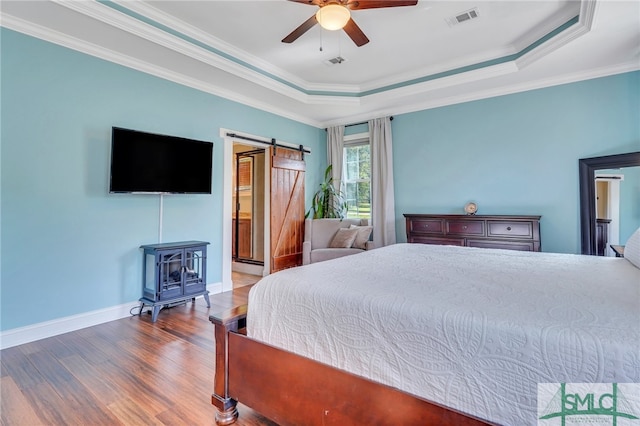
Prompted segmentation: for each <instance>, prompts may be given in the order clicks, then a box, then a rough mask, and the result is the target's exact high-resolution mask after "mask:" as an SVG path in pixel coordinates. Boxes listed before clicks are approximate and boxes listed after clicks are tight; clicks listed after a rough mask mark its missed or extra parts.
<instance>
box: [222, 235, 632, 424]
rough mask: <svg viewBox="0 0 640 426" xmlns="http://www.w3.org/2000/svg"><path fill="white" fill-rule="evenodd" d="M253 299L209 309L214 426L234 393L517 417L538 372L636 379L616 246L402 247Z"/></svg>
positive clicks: (267, 406)
mask: <svg viewBox="0 0 640 426" xmlns="http://www.w3.org/2000/svg"><path fill="white" fill-rule="evenodd" d="M248 307H249V308H248V309H247V307H241V308H238V309H235V310H234V311H232V312H226V313H223V314H221V315H214V316H212V317H211V320H212V322H213V323H214V324H215V325H216V327H215V330H216V331H215V334H216V349H217V357H216V378H215V383H214V395H213V397H212V402H213V404H214V405H215V406H216V407H217V408H218V414H217V417H216V419H217V422H218V423H219V424H230V423H233V422H234V421H235V418H236V417H237V411H236V408H235V407H236V403H237V402H238V401H240V402H242V403H244V404H246V405H249V406H250V407H252V408H254V409H256V410H257V411H258V412H261V413H262V414H264V415H266V416H267V417H270V418H272V419H273V420H274V421H276V422H278V423H280V424H358V423H360V424H365V423H369V424H372V423H371V422H373V423H375V424H446V423H448V424H484V422H486V423H487V424H504V425H526V424H536V419H537V384H538V383H564V382H566V383H575V382H586V383H599V382H603V383H612V382H616V383H625V382H640V355H639V354H640V327H639V325H640V269H638V268H637V267H636V266H634V265H633V264H632V263H631V262H630V261H628V260H627V259H624V258H609V257H595V256H582V255H571V254H554V253H531V252H519V251H508V250H497V249H479V248H469V247H453V246H436V245H426V244H396V245H393V246H388V247H383V248H380V249H376V250H372V251H368V252H365V253H362V254H358V255H355V256H351V257H345V258H341V259H335V260H331V261H328V262H322V263H317V264H312V265H307V266H303V267H299V268H293V269H289V270H284V271H281V272H278V273H276V274H273V275H271V276H268V277H265V278H263V279H262V280H261V281H260V282H258V283H257V284H256V285H255V286H254V287H253V288H252V289H251V291H250V294H249V300H248ZM245 325H246V334H247V335H246V336H243V335H242V333H239V332H240V331H241V330H242V329H243V328H244V326H245ZM298 361H300V362H310V363H312V364H310V365H306V364H305V365H304V366H300V367H298V366H297V364H296V362H298ZM316 367H317V368H318V369H319V370H318V371H319V372H318V373H317V374H316V373H312V371H314V372H315V371H316V370H315V369H316ZM324 368H327V370H326V371H325V370H324ZM334 373H335V374H338V375H341V378H340V379H335V378H333V376H330V374H334ZM314 374H315V375H314ZM342 376H344V377H342ZM324 378H327V380H326V381H328V382H329V383H324V382H320V383H317V382H315V381H316V380H323V379H324ZM342 380H344V382H343V381H342ZM336 381H338V382H337V383H338V385H337V386H336V389H333V388H331V386H332V383H334V382H336ZM358 381H361V382H358ZM298 382H300V383H298ZM349 383H357V384H354V385H349ZM367 387H372V389H371V390H370V391H369V390H367V391H366V392H365V390H363V389H364V388H367ZM352 388H353V389H352ZM354 389H355V390H354ZM343 390H345V391H349V390H351V393H349V394H346V395H343V394H340V392H342V391H343ZM368 392H369V393H368ZM389 392H390V393H391V394H393V395H391V396H389V395H388V393H389ZM360 394H362V395H360ZM396 394H397V395H396ZM325 398H328V399H327V400H325ZM331 398H334V399H331ZM358 398H362V399H363V401H356V399H358ZM394 398H396V399H394ZM345 400H346V401H349V402H353V403H352V405H348V406H345V405H344V404H345V402H344V401H345ZM310 401H311V402H310ZM398 401H400V402H398ZM312 402H313V403H316V402H317V403H316V404H315V405H313V404H312ZM303 404H311V405H309V406H303ZM416 404H417V406H416ZM374 408H375V410H377V411H380V412H379V413H378V412H376V413H370V411H373V410H374ZM358 410H360V411H358ZM385 410H386V411H385ZM345 413H347V414H345ZM349 413H353V414H352V417H351V418H350V419H347V418H342V419H339V416H341V415H344V416H347V415H348V414H349ZM363 413H365V414H363ZM363 415H371V416H374V417H372V418H373V419H374V420H369V421H366V422H365V421H359V419H360V420H362V419H363V417H361V416H363ZM402 415H406V416H408V417H406V418H403V417H399V416H402ZM430 416H433V417H430ZM447 416H453V417H447ZM335 419H338V420H339V421H335V422H333V423H332V421H334V420H335ZM465 422H468V423H465Z"/></svg>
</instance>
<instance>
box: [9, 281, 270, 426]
mask: <svg viewBox="0 0 640 426" xmlns="http://www.w3.org/2000/svg"><path fill="white" fill-rule="evenodd" d="M250 288H251V286H250V285H247V286H243V287H239V288H237V289H234V290H233V291H230V292H226V293H220V294H216V295H211V296H210V298H211V308H207V307H206V304H205V302H204V300H203V299H196V301H195V303H191V302H189V303H187V304H184V305H179V306H175V307H172V308H169V309H162V310H161V311H160V314H159V315H158V320H157V321H156V322H155V323H152V322H151V315H148V314H146V313H143V314H142V315H141V316H132V317H129V318H123V319H120V320H117V321H111V322H108V323H105V324H100V325H97V326H94V327H89V328H85V329H82V330H78V331H74V332H71V333H66V334H62V335H59V336H55V337H50V338H47V339H42V340H39V341H36V342H32V343H27V344H24V345H20V346H16V347H13V348H8V349H4V350H2V351H0V365H1V374H0V395H1V397H0V401H1V405H0V424H2V425H16V426H32V425H33V426H35V425H127V426H130V425H151V424H154V425H215V421H214V415H215V408H214V407H213V405H211V393H212V391H213V374H214V362H215V356H214V340H213V325H212V324H211V323H210V322H209V315H210V314H211V313H214V312H219V311H222V310H226V309H229V308H231V307H233V306H236V305H239V304H244V303H246V299H247V294H248V292H249V289H250ZM239 412H240V417H239V419H238V422H237V423H236V424H237V425H239V426H248V425H275V423H273V422H271V421H269V420H268V419H266V418H264V417H262V416H261V415H259V414H258V413H256V412H255V411H253V410H251V409H249V408H248V407H245V406H243V405H241V404H239Z"/></svg>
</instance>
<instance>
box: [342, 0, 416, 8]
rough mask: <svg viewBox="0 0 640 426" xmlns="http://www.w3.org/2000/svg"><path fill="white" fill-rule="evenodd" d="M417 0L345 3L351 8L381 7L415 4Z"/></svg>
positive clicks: (354, 1) (360, 0) (370, 0)
mask: <svg viewBox="0 0 640 426" xmlns="http://www.w3.org/2000/svg"><path fill="white" fill-rule="evenodd" d="M416 4H418V0H353V1H349V2H348V3H347V7H348V8H349V9H351V10H362V9H379V8H382V7H397V6H415V5H416Z"/></svg>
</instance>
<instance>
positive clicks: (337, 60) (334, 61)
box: [324, 56, 347, 65]
mask: <svg viewBox="0 0 640 426" xmlns="http://www.w3.org/2000/svg"><path fill="white" fill-rule="evenodd" d="M346 61H347V60H346V59H345V58H343V57H342V56H336V57H335V58H331V59H327V60H326V61H324V63H325V64H327V65H339V64H341V63H343V62H346Z"/></svg>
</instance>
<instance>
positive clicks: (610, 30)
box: [0, 0, 640, 127]
mask: <svg viewBox="0 0 640 426" xmlns="http://www.w3.org/2000/svg"><path fill="white" fill-rule="evenodd" d="M0 7H1V12H2V15H1V18H2V19H1V23H2V25H3V26H5V27H7V28H11V29H14V30H17V31H21V32H24V33H26V34H30V35H33V36H36V37H39V38H42V39H45V40H49V41H52V42H54V43H58V44H61V45H64V46H67V47H70V48H73V49H76V50H79V51H82V52H85V53H88V54H91V55H94V56H97V57H101V58H104V59H107V60H110V61H113V62H116V63H120V64H123V65H126V66H129V67H132V68H135V69H139V70H141V71H144V72H148V73H150V74H154V75H157V76H160V77H163V78H167V79H170V80H172V81H176V82H178V83H180V84H184V85H187V86H191V87H195V88H198V89H200V90H204V91H206V92H209V93H213V94H216V95H219V96H223V97H225V98H229V99H232V100H235V101H238V102H242V103H244V104H247V105H250V106H254V107H257V108H260V109H264V110H267V111H270V112H273V113H276V114H279V115H282V116H285V117H289V118H292V119H295V120H298V121H301V122H304V123H308V124H311V125H314V126H317V127H326V126H328V125H333V124H348V123H353V122H358V121H363V120H368V119H370V118H373V117H378V116H383V115H393V114H399V113H405V112H411V111H416V110H421V109H426V108H433V107H438V106H442V105H449V104H453V103H458V102H465V101H469V100H475V99H482V98H486V97H490V96H497V95H502V94H507V93H514V92H519V91H523V90H530V89H535V88H539V87H546V86H550V85H555V84H562V83H567V82H572V81H579V80H584V79H588V78H594V77H600V76H606V75H611V74H616V73H621V72H627V71H631V70H638V69H640V1H639V0H624V1H615V0H582V1H579V0H572V1H566V0H533V1H521V0H503V1H488V0H478V1H466V0H445V1H443V0H441V1H430V0H419V2H418V4H417V5H416V6H406V7H395V8H384V9H369V10H356V11H353V12H352V18H353V19H354V21H355V22H356V23H357V24H358V25H359V27H360V28H361V29H362V30H363V31H364V33H365V34H366V35H367V37H368V38H369V39H370V40H371V41H370V42H369V43H368V44H366V45H364V46H362V47H356V46H355V44H354V43H353V42H352V41H351V39H349V38H348V37H347V35H346V34H345V33H344V32H343V31H336V32H330V31H326V30H321V29H320V26H319V25H316V26H315V27H314V28H312V29H311V30H309V31H308V32H307V33H305V34H304V35H303V36H301V37H300V38H299V39H298V40H296V41H295V42H294V43H292V44H285V43H282V42H281V41H280V40H282V38H284V37H285V36H286V35H287V34H289V33H290V32H291V31H293V29H295V28H296V27H297V26H298V25H300V24H301V23H302V22H304V21H305V20H306V19H308V18H309V17H310V16H312V15H313V14H314V13H315V11H316V10H317V7H316V6H312V5H306V4H301V3H295V2H290V1H286V0H252V1H250V0H234V1H217V0H216V1H203V0H200V1H184V0H180V1H132V0H111V1H109V0H106V1H102V2H97V1H93V0H82V1H64V0H62V1H60V0H55V1H54V0H47V1H11V0H3V1H2V2H1V3H0ZM473 8H475V9H476V10H477V13H478V15H479V17H478V18H477V19H474V20H471V21H467V22H465V23H461V24H457V25H450V24H449V23H448V20H449V19H450V18H452V17H454V16H455V15H457V14H459V13H461V12H465V11H467V10H470V9H473ZM321 46H322V50H321V49H320V47H321ZM337 56H341V57H343V58H345V59H346V60H345V61H344V62H342V63H341V64H338V65H328V64H327V63H326V61H327V60H328V59H331V58H334V57H337Z"/></svg>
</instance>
